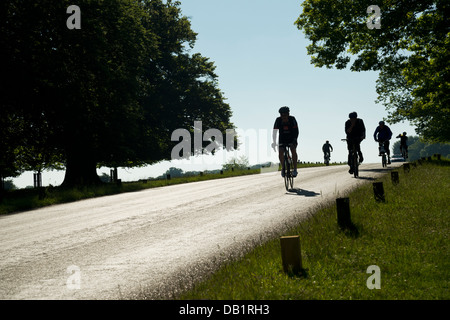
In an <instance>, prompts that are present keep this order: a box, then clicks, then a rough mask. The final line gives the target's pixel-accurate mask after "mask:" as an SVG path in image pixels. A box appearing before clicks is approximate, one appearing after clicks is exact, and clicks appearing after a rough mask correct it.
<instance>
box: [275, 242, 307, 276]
mask: <svg viewBox="0 0 450 320" xmlns="http://www.w3.org/2000/svg"><path fill="white" fill-rule="evenodd" d="M280 243H281V260H282V263H283V270H284V272H286V273H291V272H292V273H293V274H299V273H301V272H302V254H301V249H300V236H284V237H281V238H280Z"/></svg>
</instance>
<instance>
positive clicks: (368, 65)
mask: <svg viewBox="0 0 450 320" xmlns="http://www.w3.org/2000/svg"><path fill="white" fill-rule="evenodd" d="M373 4H374V1H370V0H343V1H326V0H305V1H304V2H303V4H302V6H303V12H302V13H301V15H300V17H299V18H298V19H297V21H296V25H297V27H298V28H299V29H300V30H303V32H304V33H305V35H306V37H307V38H308V39H309V40H310V41H311V44H310V45H309V46H308V47H307V52H308V54H309V55H310V56H311V63H313V64H314V65H315V66H317V67H327V68H337V69H344V68H347V67H348V66H349V65H350V69H351V70H352V71H368V70H376V71H379V72H380V76H379V79H378V81H377V88H376V90H377V93H378V99H377V102H380V103H382V104H383V105H384V106H385V107H386V109H387V110H388V111H389V117H388V119H387V120H388V122H390V123H397V122H400V121H404V120H409V121H411V123H412V124H414V125H415V126H416V127H417V129H416V131H417V133H418V134H419V135H420V136H421V137H422V138H424V139H425V140H428V141H435V142H448V141H450V126H449V125H448V123H449V114H450V107H449V93H450V65H449V63H448V61H450V25H449V22H448V21H449V20H448V14H449V9H450V3H449V2H448V1H447V0H438V1H436V0H435V1H432V0H401V1H390V0H380V1H375V4H376V5H377V6H378V7H379V9H380V14H381V16H380V18H381V20H378V22H379V23H380V26H379V28H369V27H368V20H369V23H371V22H372V21H370V19H373V18H374V13H375V12H372V13H367V12H371V10H369V11H368V8H369V7H370V6H371V5H373Z"/></svg>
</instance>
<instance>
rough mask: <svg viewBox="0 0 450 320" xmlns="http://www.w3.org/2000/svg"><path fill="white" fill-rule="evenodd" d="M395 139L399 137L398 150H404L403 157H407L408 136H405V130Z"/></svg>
mask: <svg viewBox="0 0 450 320" xmlns="http://www.w3.org/2000/svg"><path fill="white" fill-rule="evenodd" d="M396 138H397V139H400V152H402V154H403V151H405V159H406V158H408V137H407V136H406V132H403V135H402V134H399V135H398V136H397V137H396Z"/></svg>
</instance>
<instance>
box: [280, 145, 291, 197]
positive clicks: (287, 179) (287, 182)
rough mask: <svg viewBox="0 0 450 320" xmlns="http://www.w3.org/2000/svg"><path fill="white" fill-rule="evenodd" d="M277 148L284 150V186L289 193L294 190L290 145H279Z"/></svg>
mask: <svg viewBox="0 0 450 320" xmlns="http://www.w3.org/2000/svg"><path fill="white" fill-rule="evenodd" d="M278 146H279V147H282V148H284V154H283V161H284V172H285V174H284V186H285V187H286V191H289V190H291V189H293V188H294V174H293V173H294V163H293V161H292V156H291V148H290V147H291V144H279V145H278Z"/></svg>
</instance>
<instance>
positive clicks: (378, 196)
mask: <svg viewBox="0 0 450 320" xmlns="http://www.w3.org/2000/svg"><path fill="white" fill-rule="evenodd" d="M373 192H374V195H375V200H376V201H377V202H385V199H384V188H383V182H374V184H373Z"/></svg>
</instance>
